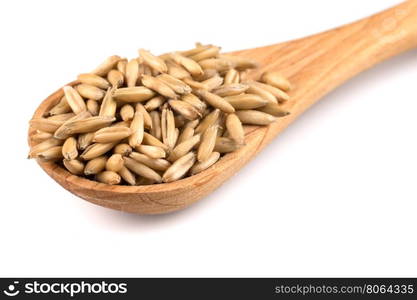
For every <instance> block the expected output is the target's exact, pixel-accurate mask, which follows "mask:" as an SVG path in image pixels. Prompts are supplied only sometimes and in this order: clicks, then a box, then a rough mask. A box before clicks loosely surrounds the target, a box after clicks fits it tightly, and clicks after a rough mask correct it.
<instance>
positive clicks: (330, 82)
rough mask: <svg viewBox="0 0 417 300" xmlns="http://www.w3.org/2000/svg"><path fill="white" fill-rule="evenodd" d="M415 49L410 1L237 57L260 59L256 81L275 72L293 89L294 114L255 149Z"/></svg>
mask: <svg viewBox="0 0 417 300" xmlns="http://www.w3.org/2000/svg"><path fill="white" fill-rule="evenodd" d="M415 47H417V0H409V1H405V2H403V3H401V4H400V5H397V6H395V7H393V8H390V9H388V10H385V11H383V12H381V13H379V14H376V15H373V16H370V17H368V18H365V19H362V20H360V21H357V22H355V23H352V24H348V25H345V26H342V27H339V28H336V29H333V30H329V31H326V32H323V33H320V34H316V35H313V36H309V37H306V38H302V39H298V40H294V41H290V42H286V43H282V44H276V45H271V46H266V47H261V48H256V49H248V50H243V51H239V52H237V54H239V55H242V56H245V57H248V58H252V59H258V60H259V61H260V62H262V65H263V66H264V67H263V68H261V69H260V70H259V71H257V73H256V74H255V76H259V75H260V74H261V73H263V72H265V71H269V70H276V71H279V72H281V73H283V74H284V75H285V76H287V77H288V78H289V79H290V81H291V83H292V84H293V87H294V88H293V90H292V91H291V92H290V96H291V100H290V101H289V102H288V103H287V104H285V106H286V108H287V109H288V110H289V111H290V112H291V114H290V115H289V116H287V117H285V118H283V119H280V120H278V121H277V122H274V123H273V124H271V125H270V126H269V127H268V129H267V130H266V129H261V128H260V129H259V130H264V135H263V138H262V141H261V143H260V144H258V145H257V147H256V149H257V151H256V152H258V151H260V150H261V149H262V148H263V146H265V145H266V144H267V143H268V142H270V141H271V140H272V139H273V138H274V137H275V136H276V135H277V134H278V133H279V132H281V131H282V130H283V129H285V128H286V127H287V126H288V125H289V124H290V123H291V122H292V121H294V120H295V119H296V118H297V117H298V116H299V115H300V114H302V113H303V112H304V111H305V110H307V109H308V108H309V107H310V106H311V105H313V104H314V103H315V102H317V101H318V100H320V99H321V98H322V97H323V96H324V95H326V94H327V93H329V92H330V91H332V90H333V89H335V88H336V87H337V86H339V85H341V84H342V83H343V82H345V81H346V80H348V79H350V78H352V77H353V76H355V75H357V74H358V73H360V72H362V71H364V70H366V69H368V68H370V67H372V66H373V65H375V64H377V63H379V62H381V61H383V60H386V59H388V58H390V57H392V56H395V55H397V54H400V53H402V52H404V51H407V50H410V49H412V48H415Z"/></svg>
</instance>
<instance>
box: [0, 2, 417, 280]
mask: <svg viewBox="0 0 417 300" xmlns="http://www.w3.org/2000/svg"><path fill="white" fill-rule="evenodd" d="M398 2H399V1H397V0H378V1H352V0H343V1H342V0H340V1H333V0H315V1H308V0H293V1H261V0H257V1H239V2H237V1H236V2H234V1H213V0H211V1H201V2H199V3H197V2H196V1H165V2H163V1H157V0H152V1H2V2H1V4H0V28H1V29H0V30H1V31H0V34H1V44H2V45H1V46H0V54H1V55H0V60H1V64H0V82H1V99H0V102H1V107H2V110H1V117H0V125H1V127H0V128H1V137H2V138H1V141H2V142H1V147H0V152H1V158H2V159H1V168H0V184H1V185H0V186H1V200H0V232H1V236H0V237H1V241H0V276H284V277H285V276H417V258H416V253H417V242H416V228H417V218H416V211H417V191H416V169H417V156H416V153H417V142H416V130H415V129H416V126H417V120H416V112H417V97H416V84H417V81H416V78H417V51H412V52H409V53H407V54H404V55H402V56H400V57H397V58H395V59H393V60H391V61H388V62H386V63H383V64H382V65H379V66H378V67H376V68H374V69H373V70H370V71H368V72H366V73H364V74H362V75H360V76H358V77H357V78H355V79H353V80H351V81H349V82H348V83H346V84H345V85H344V86H343V87H340V88H339V89H337V90H336V91H334V92H332V93H331V94H329V95H328V96H326V97H325V98H324V99H323V100H322V101H321V102H320V103H319V104H317V105H315V106H314V107H313V108H312V109H311V110H310V111H308V112H307V113H306V114H305V115H303V116H302V117H301V118H300V119H299V120H298V121H296V122H295V123H294V124H293V125H292V126H290V128H288V129H287V130H286V131H285V132H284V133H283V134H281V135H280V136H279V137H278V138H277V139H276V140H275V141H274V142H273V143H272V144H271V145H270V146H268V147H267V148H266V149H265V150H264V151H263V152H262V153H261V154H260V155H259V156H258V157H257V158H256V159H255V160H253V161H252V162H251V163H249V164H248V165H247V166H246V167H245V168H244V169H242V170H241V172H239V174H237V175H236V176H235V177H233V178H232V179H231V180H229V181H228V182H227V183H225V184H224V185H223V186H222V187H221V188H219V189H218V190H217V191H216V192H214V193H213V194H212V195H210V196H208V197H206V198H205V199H204V200H203V201H201V202H199V203H197V204H195V205H194V206H192V207H190V208H189V209H187V210H184V211H181V212H178V213H173V214H169V215H162V216H137V215H132V214H127V213H122V212H118V211H112V210H109V209H105V208H102V207H98V206H95V205H93V204H90V203H88V202H85V201H83V200H81V199H79V198H77V197H75V196H73V195H72V194H70V193H69V192H67V191H65V190H64V189H62V188H61V187H60V186H59V185H57V184H56V183H55V182H54V181H53V180H52V179H50V178H49V177H48V176H47V175H46V174H45V173H44V172H43V171H42V170H41V169H40V168H39V167H38V165H37V164H36V163H35V161H28V160H26V159H25V157H26V154H27V151H28V147H27V143H26V133H27V122H28V121H29V119H30V118H31V115H32V113H33V111H34V110H35V108H36V107H37V106H38V104H39V103H40V102H41V100H43V99H44V98H46V97H47V96H48V95H49V94H50V93H51V92H53V91H55V90H56V89H57V88H58V87H60V86H62V85H63V84H65V83H67V82H69V81H71V80H72V79H74V78H75V76H76V75H77V74H78V73H80V72H85V71H89V70H90V69H92V68H94V67H95V65H97V64H98V63H100V62H101V61H102V60H103V59H104V58H105V57H107V56H109V55H111V54H120V55H123V56H130V57H131V56H133V55H136V50H137V49H138V48H139V47H144V48H147V49H151V50H152V51H154V52H155V53H162V52H165V51H167V50H176V49H187V48H189V47H192V46H193V43H194V42H195V41H201V42H206V43H214V44H219V45H222V46H223V49H224V50H225V51H232V50H238V49H244V48H250V47H255V46H261V45H266V44H272V43H277V42H281V41H285V40H288V39H292V38H297V37H302V36H305V35H309V34H313V33H316V32H319V31H322V30H325V29H328V28H332V27H335V26H338V25H341V24H343V23H347V22H350V21H354V20H356V19H359V18H362V17H365V16H367V15H369V14H372V13H374V12H377V11H379V10H382V9H385V8H387V7H389V6H391V5H394V4H396V3H398Z"/></svg>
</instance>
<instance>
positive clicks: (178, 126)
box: [29, 43, 291, 185]
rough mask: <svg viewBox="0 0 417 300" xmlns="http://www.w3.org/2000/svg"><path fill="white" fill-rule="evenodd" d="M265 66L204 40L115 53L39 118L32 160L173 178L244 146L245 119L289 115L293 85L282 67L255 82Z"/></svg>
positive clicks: (98, 173)
mask: <svg viewBox="0 0 417 300" xmlns="http://www.w3.org/2000/svg"><path fill="white" fill-rule="evenodd" d="M256 67H257V63H256V62H253V61H252V60H248V59H245V58H241V57H234V56H230V55H225V54H221V53H220V48H219V47H217V46H213V45H202V44H199V43H197V44H196V46H195V48H193V49H191V50H187V51H179V52H172V53H168V54H163V55H160V56H155V55H153V54H151V53H150V52H149V51H146V50H144V49H140V50H139V57H137V58H133V59H131V60H129V61H128V60H127V59H124V58H121V57H119V56H117V55H114V56H111V57H109V58H107V59H106V60H105V61H104V62H103V63H102V64H100V65H99V66H98V67H97V68H96V69H95V70H93V71H92V72H91V73H85V74H80V75H79V76H78V78H77V81H76V84H75V85H74V86H65V87H63V92H64V96H63V97H62V98H61V99H60V101H59V102H58V103H56V104H55V105H54V106H53V107H51V108H50V110H49V111H48V112H47V114H46V115H45V116H44V117H42V118H36V119H32V120H31V121H30V126H31V127H32V128H33V129H34V133H33V134H32V135H31V141H32V144H34V146H33V147H32V148H31V150H30V152H29V158H36V159H40V160H43V161H53V162H56V163H62V164H63V166H64V167H65V168H66V169H67V170H68V171H69V172H71V173H72V174H74V175H78V176H85V177H87V178H89V179H94V180H97V181H99V182H102V183H106V184H112V185H113V184H129V185H147V184H154V183H161V182H172V181H176V180H179V179H181V178H183V177H186V176H191V175H194V174H197V173H199V172H201V171H203V170H205V169H207V168H209V167H210V166H212V165H213V164H215V163H216V162H217V161H218V160H219V159H220V157H221V155H222V154H224V153H228V152H233V151H235V150H237V149H239V148H240V147H242V146H244V143H245V142H244V129H243V125H244V124H248V125H268V124H270V123H272V122H274V121H275V120H276V119H277V118H278V117H284V116H286V115H288V114H289V113H288V112H287V111H286V110H284V109H282V108H281V104H282V103H284V102H285V101H287V100H288V99H289V97H288V95H287V92H288V91H289V90H290V88H291V86H290V83H289V82H288V80H287V79H285V78H284V77H283V76H281V75H280V74H279V73H277V72H266V73H264V74H263V75H262V76H261V78H260V81H253V80H249V79H247V71H248V70H250V69H254V68H256Z"/></svg>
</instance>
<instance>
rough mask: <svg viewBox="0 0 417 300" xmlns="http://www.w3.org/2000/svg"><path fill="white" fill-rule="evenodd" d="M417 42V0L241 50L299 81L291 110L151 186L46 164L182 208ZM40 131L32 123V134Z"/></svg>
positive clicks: (104, 198) (108, 189)
mask: <svg viewBox="0 0 417 300" xmlns="http://www.w3.org/2000/svg"><path fill="white" fill-rule="evenodd" d="M416 46H417V0H410V1H406V2H404V3H402V4H400V5H398V6H396V7H393V8H391V9H388V10H386V11H384V12H382V13H379V14H377V15H374V16H371V17H369V18H366V19H363V20H360V21H358V22H355V23H353V24H349V25H346V26H343V27H340V28H336V29H333V30H330V31H327V32H324V33H320V34H317V35H313V36H310V37H306V38H303V39H298V40H294V41H290V42H285V43H281V44H276V45H271V46H266V47H260V48H255V49H248V50H243V51H237V52H234V53H233V54H234V55H239V56H242V57H247V58H251V59H254V60H256V61H258V62H260V64H261V68H260V69H259V70H257V71H256V72H255V73H254V74H252V76H254V77H257V76H259V75H260V74H261V73H263V72H264V71H270V70H277V71H280V72H281V73H282V74H283V75H284V76H287V77H288V78H289V79H290V81H291V82H292V84H293V87H294V88H293V90H292V91H291V92H290V96H291V100H290V101H289V102H288V103H287V104H285V107H286V108H287V109H288V110H289V111H290V112H291V114H290V115H289V116H287V117H284V118H281V119H279V120H278V121H276V122H275V123H273V124H271V125H270V126H268V127H249V128H247V135H246V139H245V140H246V146H244V147H242V148H241V149H240V150H238V151H236V152H233V153H230V154H227V155H225V156H224V157H223V158H222V159H221V160H220V161H219V162H217V163H216V164H215V165H214V166H212V167H211V168H209V169H207V170H206V171H203V172H201V173H199V174H197V175H194V176H192V177H188V178H185V179H182V180H179V181H176V182H172V183H163V184H156V185H148V186H109V185H105V184H102V183H98V182H95V181H90V180H88V179H85V178H81V177H77V176H74V175H72V174H70V173H69V172H68V171H66V170H65V169H63V168H62V167H60V166H58V165H57V164H54V163H47V162H41V161H38V163H39V164H40V166H41V167H42V168H43V169H44V170H45V172H46V173H48V174H49V175H50V176H51V177H52V178H53V179H55V180H56V181H57V182H58V183H59V184H60V185H62V186H63V187H64V188H65V189H67V190H69V191H70V192H72V193H74V194H75V195H77V196H79V197H81V198H83V199H85V200H87V201H90V202H92V203H95V204H98V205H101V206H105V207H109V208H113V209H118V210H122V211H126V212H133V213H138V214H159V213H167V212H172V211H176V210H179V209H183V208H185V207H187V206H189V205H190V204H192V203H194V202H196V201H197V200H199V199H201V198H203V197H204V196H206V195H207V194H209V193H210V192H211V191H213V190H214V189H216V188H217V187H218V186H220V185H221V184H222V183H223V182H224V181H225V180H227V179H228V178H229V177H231V176H232V175H233V174H235V173H236V172H237V171H238V170H239V169H240V168H241V167H242V166H243V165H245V164H246V163H247V162H248V161H249V160H250V159H251V158H252V157H254V156H255V155H256V154H257V153H258V152H259V151H261V150H262V149H263V148H264V147H265V146H266V145H267V144H268V143H269V142H270V141H271V140H272V139H273V138H274V137H275V136H276V135H277V134H278V133H280V132H281V131H282V130H283V129H285V128H286V127H287V126H288V125H289V124H290V123H291V122H292V121H294V120H295V119H296V118H297V117H298V116H299V115H301V113H303V112H304V111H305V110H306V109H307V108H309V107H310V106H311V105H312V104H314V103H315V102H317V101H318V100H319V99H320V98H322V97H323V96H324V95H325V94H327V93H328V92H330V91H331V90H333V89H334V88H336V87H337V86H339V85H340V84H341V83H343V82H344V81H346V80H347V79H349V78H351V77H353V76H354V75H356V74H358V73H360V72H361V71H364V70H366V69H368V68H370V67H371V66H373V65H375V64H377V63H379V62H381V61H383V60H385V59H387V58H389V57H392V56H394V55H397V54H400V53H402V52H404V51H406V50H410V49H412V48H414V47H416ZM62 95H63V92H62V89H60V90H59V91H57V92H55V93H54V94H52V95H51V96H49V97H48V98H47V99H46V100H44V101H43V102H42V104H41V105H40V106H39V108H38V109H37V110H36V112H35V114H34V116H33V117H41V116H43V115H44V113H45V112H46V111H48V110H49V109H50V108H51V107H52V106H53V105H54V104H56V103H57V102H58V101H59V99H60V98H61V97H62ZM31 134H33V131H32V130H30V131H29V136H30V135H31Z"/></svg>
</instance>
